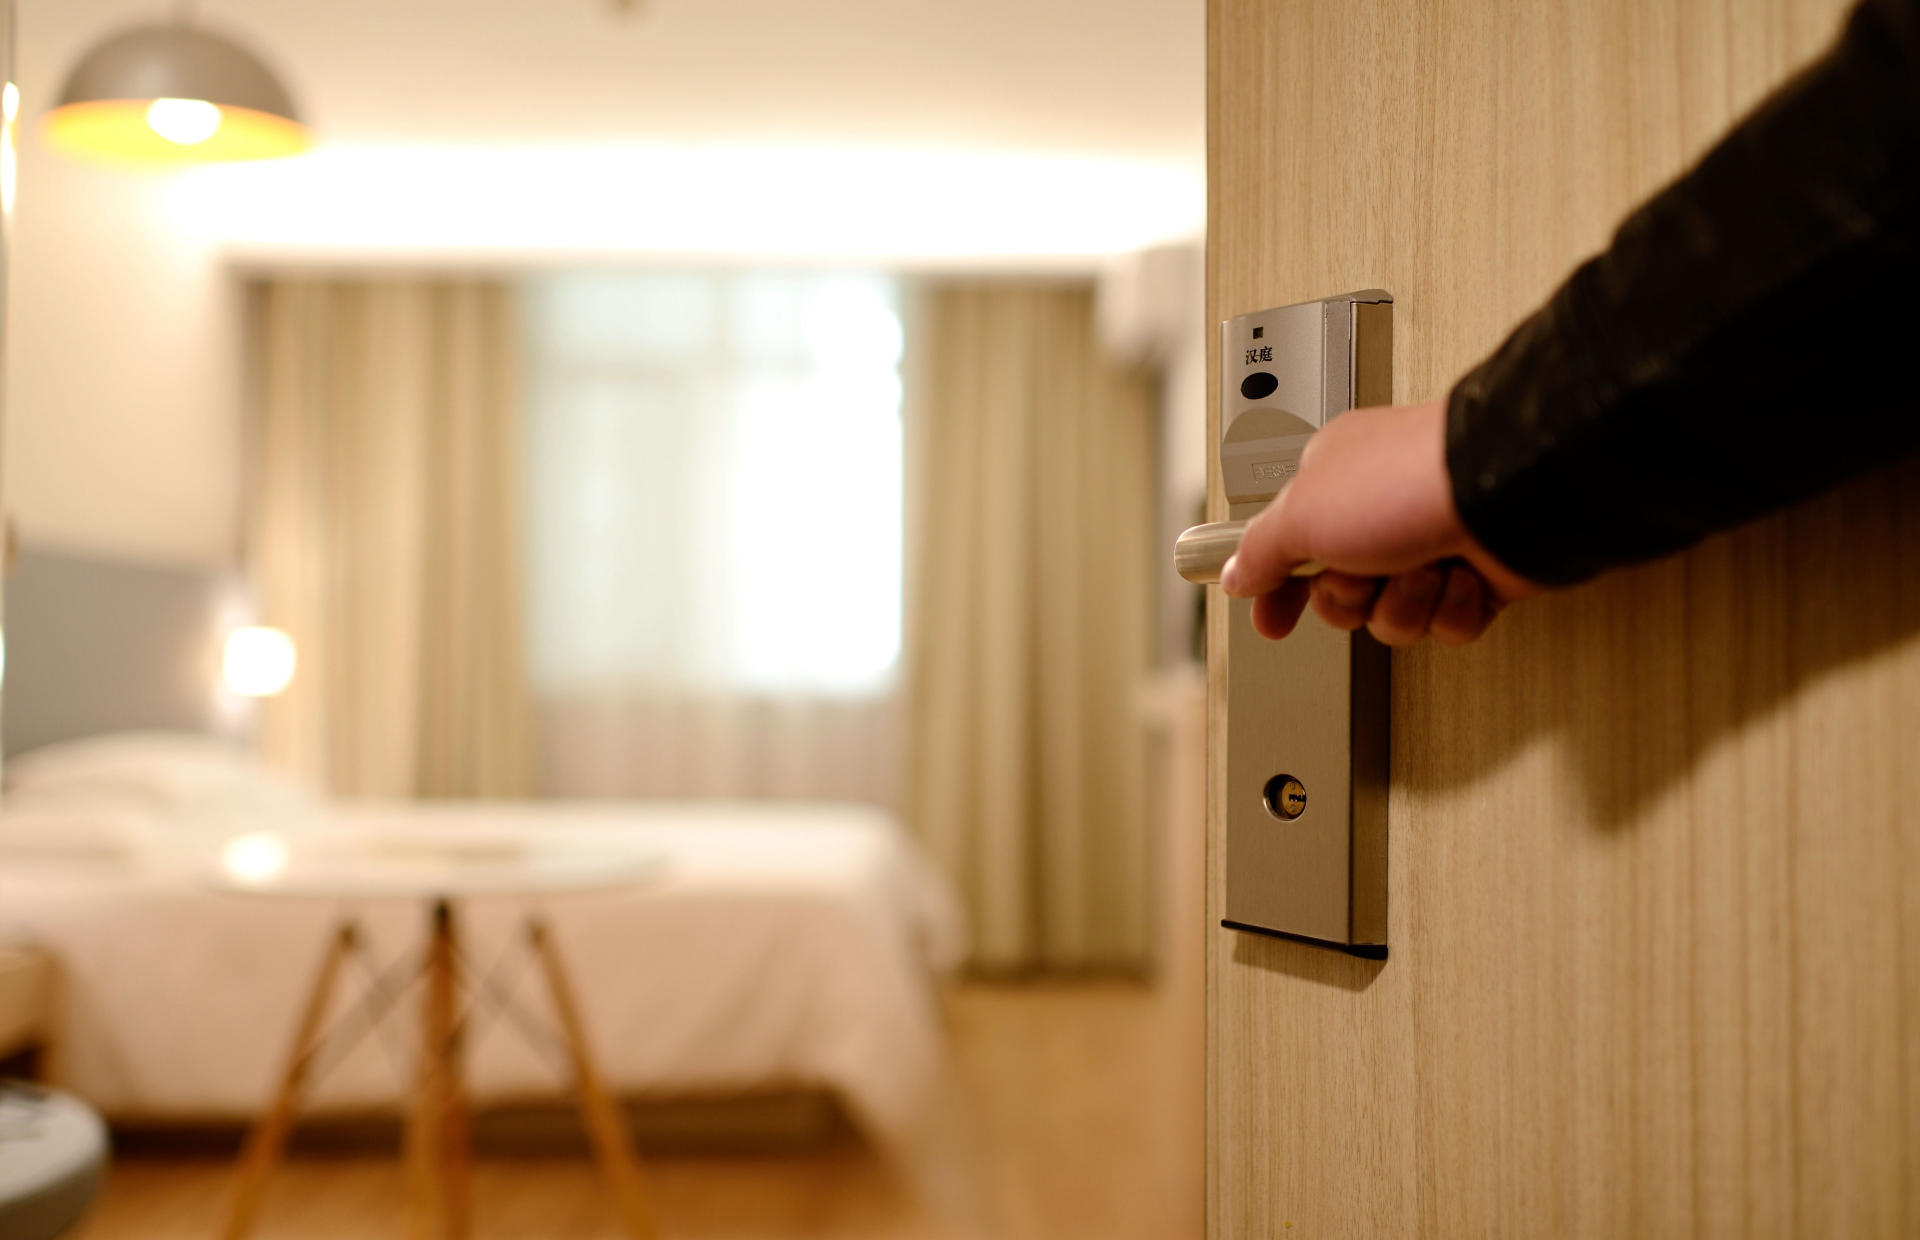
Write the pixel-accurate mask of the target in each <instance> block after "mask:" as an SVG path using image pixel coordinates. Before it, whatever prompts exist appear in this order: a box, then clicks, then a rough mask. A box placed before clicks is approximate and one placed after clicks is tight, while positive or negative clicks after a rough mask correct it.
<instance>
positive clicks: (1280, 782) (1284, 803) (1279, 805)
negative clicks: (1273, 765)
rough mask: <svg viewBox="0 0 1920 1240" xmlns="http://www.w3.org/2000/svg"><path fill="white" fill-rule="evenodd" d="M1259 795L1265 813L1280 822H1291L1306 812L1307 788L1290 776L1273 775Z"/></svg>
mask: <svg viewBox="0 0 1920 1240" xmlns="http://www.w3.org/2000/svg"><path fill="white" fill-rule="evenodd" d="M1260 795H1261V800H1263V801H1265V802H1266V804H1267V812H1268V813H1269V814H1272V815H1273V816H1274V817H1275V818H1278V819H1279V820H1280V821H1281V822H1292V821H1293V820H1294V819H1296V818H1298V817H1299V816H1300V815H1302V814H1304V813H1306V812H1307V786H1306V785H1305V784H1303V783H1301V782H1300V781H1299V780H1297V779H1295V778H1294V777H1293V776H1291V775H1275V776H1274V777H1273V778H1272V779H1269V780H1268V781H1267V786H1266V788H1265V790H1263V791H1262V792H1261V794H1260Z"/></svg>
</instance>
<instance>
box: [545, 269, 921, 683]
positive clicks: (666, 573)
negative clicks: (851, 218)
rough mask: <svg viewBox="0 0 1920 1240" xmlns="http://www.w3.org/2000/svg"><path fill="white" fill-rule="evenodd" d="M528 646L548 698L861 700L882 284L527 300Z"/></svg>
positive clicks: (580, 292) (588, 284)
mask: <svg viewBox="0 0 1920 1240" xmlns="http://www.w3.org/2000/svg"><path fill="white" fill-rule="evenodd" d="M527 305H528V308H529V309H528V316H527V324H528V332H529V341H528V350H527V353H528V361H529V375H530V378H531V383H530V394H531V404H530V408H529V411H528V435H527V443H528V452H527V457H528V468H529V471H530V474H529V479H528V490H527V493H528V496H529V520H530V522H531V528H530V530H529V540H528V543H529V547H530V550H531V552H532V555H531V562H530V572H529V579H528V589H529V598H528V607H529V620H530V639H531V646H530V656H531V663H532V667H533V673H534V676H535V679H536V683H537V684H538V685H539V687H540V688H541V689H542V690H543V691H546V692H551V693H558V694H563V695H564V694H599V693H604V692H609V691H612V692H632V691H636V690H638V691H642V692H648V691H651V692H657V693H663V694H668V695H671V694H674V693H678V692H695V693H715V692H718V693H723V694H724V693H727V692H734V693H741V694H749V695H761V694H764V695H780V696H802V695H812V696H821V695H824V696H839V697H861V696H870V695H875V694H881V693H884V692H886V691H888V690H889V689H890V687H891V685H892V682H893V676H894V668H895V664H896V663H897V662H898V660H899V656H900V590H901V575H900V560H901V541H902V540H901V521H902V508H901V427H900V399H901V383H900V353H901V337H902V332H901V324H900V315H899V312H898V310H897V308H896V295H895V290H894V286H893V284H892V282H891V281H889V280H886V279H884V278H880V277H872V276H849V275H829V274H817V273H788V272H761V273H747V274H738V275H729V276H706V275H700V274H695V273H678V272H676V273H662V274H657V275H616V274H607V275H585V274H575V275H564V276H555V277H551V278H548V279H543V280H539V281H536V282H534V284H533V286H532V287H531V288H530V289H529V290H528V298H527Z"/></svg>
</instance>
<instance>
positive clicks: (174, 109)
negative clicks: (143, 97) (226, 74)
mask: <svg viewBox="0 0 1920 1240" xmlns="http://www.w3.org/2000/svg"><path fill="white" fill-rule="evenodd" d="M147 127H148V128H150V129H152V130H153V132H155V133H157V134H159V135H160V136H161V137H163V138H165V139H166V140H167V141H169V142H172V143H174V144H175V145H177V146H199V145H200V144H201V143H202V142H205V141H206V140H207V139H209V138H211V137H213V135H214V134H216V133H219V132H220V109H219V108H218V107H217V106H215V105H214V104H211V103H208V102H207V101H206V100H204V99H155V100H154V101H153V102H152V103H150V104H148V105H147Z"/></svg>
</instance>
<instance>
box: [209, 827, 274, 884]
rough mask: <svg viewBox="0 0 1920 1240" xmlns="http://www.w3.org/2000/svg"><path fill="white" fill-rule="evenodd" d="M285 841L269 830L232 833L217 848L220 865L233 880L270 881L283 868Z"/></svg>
mask: <svg viewBox="0 0 1920 1240" xmlns="http://www.w3.org/2000/svg"><path fill="white" fill-rule="evenodd" d="M287 856H288V849H287V842H286V841H285V840H283V839H281V838H280V837H279V836H277V835H275V834H273V833H272V832H271V831H254V832H250V833H249V834H246V835H236V836H234V837H233V838H232V839H230V840H228V841H227V842H226V846H225V847H223V848H222V849H221V850H220V868H221V869H223V870H225V871H226V872H227V877H228V878H231V879H232V880H233V881H235V882H237V883H245V884H250V885H251V884H259V883H270V882H272V881H273V880H274V879H276V878H278V877H280V875H281V874H282V873H284V872H285V871H286V868H287Z"/></svg>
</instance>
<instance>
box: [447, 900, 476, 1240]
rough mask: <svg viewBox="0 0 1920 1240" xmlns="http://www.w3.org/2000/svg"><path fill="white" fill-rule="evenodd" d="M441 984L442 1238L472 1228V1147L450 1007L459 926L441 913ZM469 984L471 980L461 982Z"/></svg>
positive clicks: (461, 1026) (463, 1040) (457, 1239)
mask: <svg viewBox="0 0 1920 1240" xmlns="http://www.w3.org/2000/svg"><path fill="white" fill-rule="evenodd" d="M446 938H447V946H446V966H447V967H446V974H447V975H446V982H445V987H446V989H445V996H444V999H443V1000H442V1002H443V1003H444V1005H445V1006H444V1008H443V1010H442V1016H441V1019H442V1020H444V1021H445V1023H446V1037H445V1038H444V1039H443V1040H442V1042H441V1046H442V1047H444V1048H445V1053H444V1055H443V1056H442V1061H441V1071H442V1073H443V1074H444V1079H445V1080H446V1104H447V1120H446V1131H445V1132H444V1133H443V1134H442V1141H443V1144H442V1145H441V1147H440V1150H441V1177H440V1193H441V1199H442V1202H443V1203H444V1205H443V1208H444V1210H445V1212H446V1213H445V1218H446V1232H445V1234H446V1236H447V1240H466V1237H467V1236H468V1234H469V1233H470V1232H471V1231H472V1230H473V1197H472V1175H471V1168H472V1157H471V1154H472V1145H473V1118H472V1112H471V1109H470V1108H469V1106H468V1102H467V1065H466V1058H467V1037H466V1029H467V1022H466V1021H465V1020H463V1019H460V1018H459V1017H458V1015H457V1013H456V1011H455V1008H456V1005H457V998H458V995H459V993H460V985H461V978H460V952H459V946H460V938H459V927H458V925H457V924H456V922H455V919H454V917H453V915H452V914H451V913H449V914H448V916H447V936H446ZM467 985H468V986H469V988H471V986H472V982H471V980H470V979H469V980H468V982H467Z"/></svg>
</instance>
